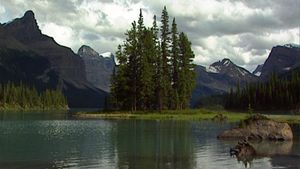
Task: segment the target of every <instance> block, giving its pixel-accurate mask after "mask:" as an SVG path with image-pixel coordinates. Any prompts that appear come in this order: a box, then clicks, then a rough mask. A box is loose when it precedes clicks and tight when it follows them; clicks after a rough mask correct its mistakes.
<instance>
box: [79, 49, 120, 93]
mask: <svg viewBox="0 0 300 169" xmlns="http://www.w3.org/2000/svg"><path fill="white" fill-rule="evenodd" d="M78 55H79V56H80V57H81V58H82V59H83V61H84V64H85V72H86V77H87V80H88V81H89V82H90V83H92V84H93V85H94V86H95V87H97V88H99V89H102V90H104V91H106V92H109V91H110V79H111V75H112V73H113V71H114V68H115V65H116V63H115V61H114V55H113V54H112V53H110V52H107V53H104V54H101V55H99V53H97V52H96V51H95V50H94V49H92V48H91V47H89V46H86V45H83V46H81V47H80V48H79V50H78Z"/></svg>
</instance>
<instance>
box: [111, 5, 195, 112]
mask: <svg viewBox="0 0 300 169" xmlns="http://www.w3.org/2000/svg"><path fill="white" fill-rule="evenodd" d="M161 18H162V20H161V23H162V25H161V27H160V29H159V28H158V26H157V24H156V16H154V21H153V25H152V27H151V28H146V27H145V26H144V23H143V15H142V11H140V15H139V19H138V22H137V24H136V22H133V23H132V27H131V29H130V30H128V31H127V33H126V34H125V35H126V41H125V42H124V44H123V45H119V47H118V51H117V53H116V57H117V59H118V61H119V65H118V67H117V70H116V71H115V72H114V74H113V77H112V86H111V93H112V98H111V103H112V105H113V106H114V107H115V108H117V109H125V110H131V111H136V110H154V109H157V110H162V109H184V108H187V107H188V106H189V100H190V97H191V92H192V89H193V87H194V84H195V80H194V79H195V75H194V66H193V64H192V59H193V58H194V54H193V52H192V50H191V43H190V42H189V40H188V38H187V36H186V35H185V34H184V33H181V34H180V36H179V35H178V33H177V25H176V22H175V19H174V20H173V24H172V31H171V32H170V31H169V16H168V12H167V10H166V7H164V9H163V12H162V17H161ZM159 32H160V38H158V36H159V35H158V34H159Z"/></svg>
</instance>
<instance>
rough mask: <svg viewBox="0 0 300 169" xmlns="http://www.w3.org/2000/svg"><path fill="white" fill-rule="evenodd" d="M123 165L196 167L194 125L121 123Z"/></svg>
mask: <svg viewBox="0 0 300 169" xmlns="http://www.w3.org/2000/svg"><path fill="white" fill-rule="evenodd" d="M116 133H117V149H118V150H117V151H118V159H119V168H121V169H122V168H146V169H147V168H149V169H155V168H186V169H189V168H194V164H195V160H194V153H193V144H192V135H191V126H190V124H189V123H186V122H181V121H169V122H166V121H164V122H163V123H161V122H159V121H156V122H155V121H127V122H120V123H118V127H117V132H116Z"/></svg>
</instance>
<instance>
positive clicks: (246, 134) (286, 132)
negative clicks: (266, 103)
mask: <svg viewBox="0 0 300 169" xmlns="http://www.w3.org/2000/svg"><path fill="white" fill-rule="evenodd" d="M218 138H219V139H244V138H246V139H248V140H272V141H286V140H292V139H293V132H292V129H291V127H290V126H289V124H287V123H282V122H276V121H274V120H271V119H268V118H267V117H265V116H262V115H254V116H251V117H250V118H248V119H246V120H244V121H242V122H241V123H240V125H239V127H237V128H233V129H230V130H226V131H224V132H223V133H221V134H220V135H218Z"/></svg>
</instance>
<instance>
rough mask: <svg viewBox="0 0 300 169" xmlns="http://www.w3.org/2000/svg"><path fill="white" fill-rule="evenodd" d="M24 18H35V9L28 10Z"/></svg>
mask: <svg viewBox="0 0 300 169" xmlns="http://www.w3.org/2000/svg"><path fill="white" fill-rule="evenodd" d="M23 18H24V19H27V20H35V17H34V13H33V11H32V10H28V11H26V12H25V14H24V16H23Z"/></svg>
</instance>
